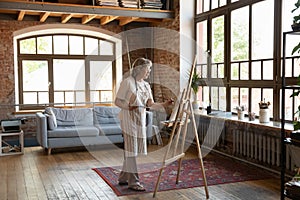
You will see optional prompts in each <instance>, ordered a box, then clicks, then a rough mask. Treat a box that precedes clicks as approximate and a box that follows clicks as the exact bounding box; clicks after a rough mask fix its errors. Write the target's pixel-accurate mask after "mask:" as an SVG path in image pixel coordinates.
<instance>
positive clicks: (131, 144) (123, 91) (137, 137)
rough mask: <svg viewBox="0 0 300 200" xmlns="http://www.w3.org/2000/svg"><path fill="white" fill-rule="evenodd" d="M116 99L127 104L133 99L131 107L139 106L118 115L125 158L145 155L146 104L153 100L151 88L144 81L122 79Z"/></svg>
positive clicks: (131, 78) (130, 78) (129, 78)
mask: <svg viewBox="0 0 300 200" xmlns="http://www.w3.org/2000/svg"><path fill="white" fill-rule="evenodd" d="M117 98H119V99H122V100H125V101H126V103H127V104H129V100H130V98H133V99H134V103H131V105H132V106H134V105H136V106H139V107H138V108H137V109H134V110H132V111H129V110H126V109H122V110H121V112H120V115H119V118H120V121H121V128H122V131H123V137H124V150H125V156H126V157H134V156H137V155H138V154H142V155H146V154H147V135H146V103H147V101H148V99H151V100H153V96H152V93H151V88H150V85H149V83H147V82H146V81H144V80H142V81H135V80H134V78H133V77H132V76H129V77H128V78H126V79H124V80H123V81H122V82H121V84H120V88H119V90H118V92H117Z"/></svg>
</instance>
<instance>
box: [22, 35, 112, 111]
mask: <svg viewBox="0 0 300 200" xmlns="http://www.w3.org/2000/svg"><path fill="white" fill-rule="evenodd" d="M115 58H116V55H115V44H114V42H112V41H108V40H105V39H103V38H96V37H90V36H82V35H75V34H74V35H73V34H53V35H37V36H32V37H28V38H21V39H19V40H18V59H19V62H18V79H19V102H20V104H21V105H22V106H21V108H23V109H24V108H26V109H33V108H39V107H42V106H44V105H48V104H55V105H75V104H79V103H80V104H84V103H86V102H97V103H111V102H112V101H113V99H114V94H115V93H114V88H115V85H116V69H115V68H116V66H115Z"/></svg>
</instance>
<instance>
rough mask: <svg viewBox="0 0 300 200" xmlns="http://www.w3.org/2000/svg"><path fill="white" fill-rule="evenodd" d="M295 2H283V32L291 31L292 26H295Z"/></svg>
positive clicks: (293, 0)
mask: <svg viewBox="0 0 300 200" xmlns="http://www.w3.org/2000/svg"><path fill="white" fill-rule="evenodd" d="M295 3H296V1H295V0H284V1H282V31H283V32H286V31H291V24H293V16H294V14H295V13H291V10H293V9H294V5H295Z"/></svg>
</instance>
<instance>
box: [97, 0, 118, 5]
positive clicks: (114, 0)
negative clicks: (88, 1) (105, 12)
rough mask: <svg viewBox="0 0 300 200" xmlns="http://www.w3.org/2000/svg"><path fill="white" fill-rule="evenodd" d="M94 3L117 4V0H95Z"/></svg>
mask: <svg viewBox="0 0 300 200" xmlns="http://www.w3.org/2000/svg"><path fill="white" fill-rule="evenodd" d="M96 4H97V5H98V6H119V1H118V0H105V1H102V0H96Z"/></svg>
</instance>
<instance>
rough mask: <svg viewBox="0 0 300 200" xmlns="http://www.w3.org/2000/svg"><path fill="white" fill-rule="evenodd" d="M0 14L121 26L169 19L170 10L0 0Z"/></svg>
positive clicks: (171, 16)
mask: <svg viewBox="0 0 300 200" xmlns="http://www.w3.org/2000/svg"><path fill="white" fill-rule="evenodd" d="M0 16H2V17H1V18H5V17H4V16H10V17H11V16H13V19H15V20H18V21H22V20H25V17H31V19H34V20H38V21H40V22H46V21H47V20H49V19H50V18H56V19H57V18H58V19H59V21H60V22H61V23H68V22H70V21H71V19H80V20H81V23H82V24H87V23H89V22H91V21H99V24H101V25H106V24H108V23H110V22H112V21H117V23H118V24H119V25H120V26H124V25H126V24H128V23H131V22H152V23H158V22H161V21H162V20H166V19H173V18H174V12H173V11H168V10H158V9H133V8H122V7H112V6H111V7H109V6H92V5H78V4H62V3H47V2H29V1H26V0H23V1H22V0H1V1H0Z"/></svg>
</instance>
